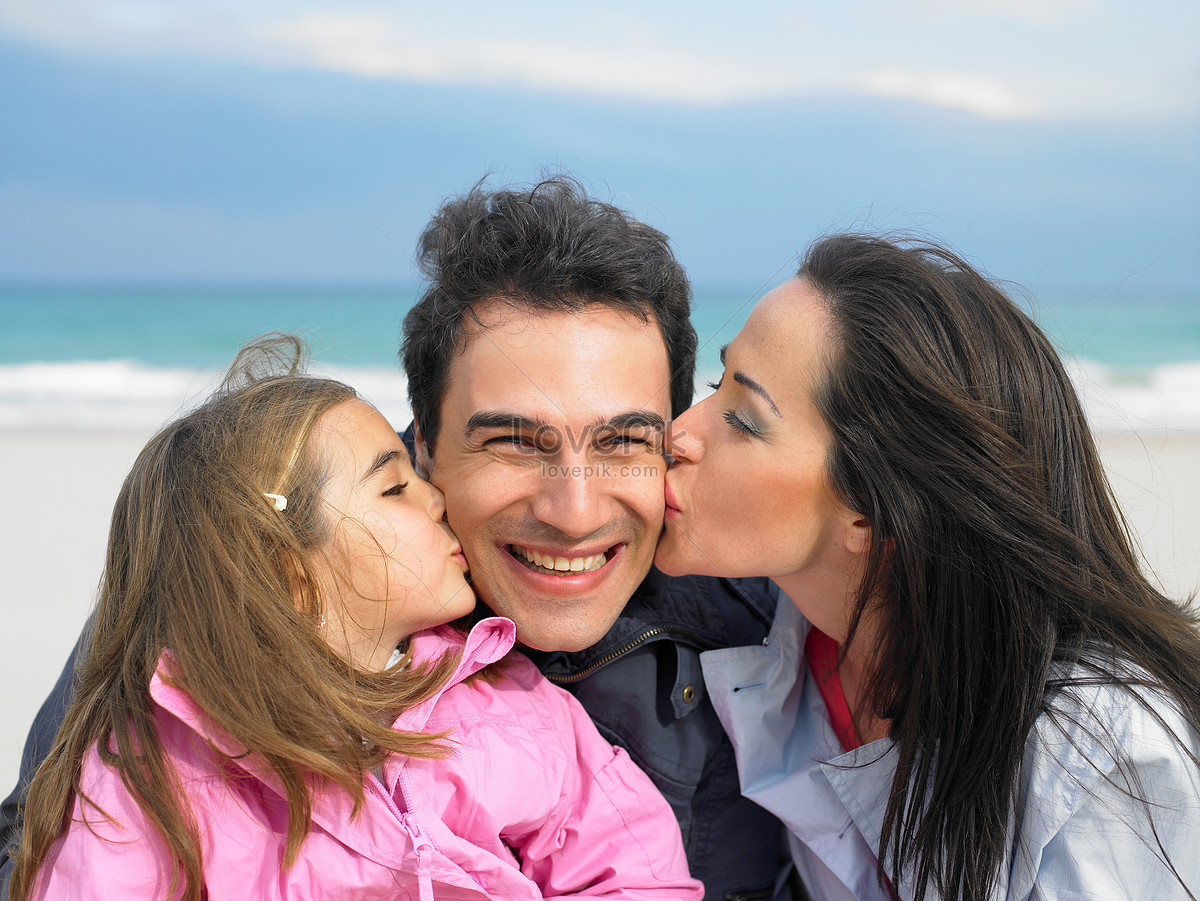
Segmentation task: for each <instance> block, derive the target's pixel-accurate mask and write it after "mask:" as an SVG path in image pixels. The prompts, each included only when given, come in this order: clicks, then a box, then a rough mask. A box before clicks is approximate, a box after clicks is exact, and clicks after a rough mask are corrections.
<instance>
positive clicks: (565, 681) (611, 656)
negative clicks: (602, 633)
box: [546, 625, 716, 685]
mask: <svg viewBox="0 0 1200 901" xmlns="http://www.w3.org/2000/svg"><path fill="white" fill-rule="evenodd" d="M668 632H670V633H674V634H676V635H686V636H687V637H688V638H690V639H691V640H692V642H693V643H694V644H695V645H696V646H697V647H701V648H704V649H705V650H711V649H712V648H714V647H716V645H714V644H713V643H712V642H707V641H704V640H702V639H701V638H700V636H699V635H697V634H696V633H695V632H693V631H692V630H690V629H685V628H683V627H682V626H670V625H666V626H651V627H650V628H649V629H647V630H646V631H645V632H643V633H642V634H641V635H639V636H637V638H634V639H633V640H632V641H630V642H628V643H627V644H625V645H624V646H623V647H621V648H619V649H618V650H615V651H609V652H608V653H607V654H605V655H604V656H603V657H601V658H600V659H599V660H597V661H596V662H595V663H593V664H591V665H589V666H585V667H584V668H583V669H581V670H580V671H579V672H577V673H572V674H571V675H569V676H546V678H547V679H549V680H550V681H551V682H553V683H554V684H555V685H570V684H571V683H573V682H579V681H580V680H582V679H586V678H587V677H588V676H590V675H591V674H592V673H594V672H595V671H596V670H598V669H600V668H601V667H604V666H607V665H608V664H610V663H612V662H613V661H614V660H616V659H617V658H618V657H623V656H625V655H626V654H628V653H629V652H630V651H632V650H633V649H634V648H636V647H637V646H638V645H640V644H643V643H644V642H646V641H648V640H649V639H651V638H654V637H655V636H657V635H663V634H666V633H668Z"/></svg>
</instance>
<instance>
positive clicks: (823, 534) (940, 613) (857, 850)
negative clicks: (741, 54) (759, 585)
mask: <svg viewBox="0 0 1200 901" xmlns="http://www.w3.org/2000/svg"><path fill="white" fill-rule="evenodd" d="M723 361H724V364H725V373H724V376H723V377H722V380H721V382H720V384H719V385H717V386H715V388H716V393H715V394H713V395H712V396H711V397H709V398H707V399H706V400H704V401H702V402H701V403H699V404H697V405H696V406H695V407H693V408H692V409H690V410H689V411H688V412H687V413H685V414H684V415H683V416H681V417H680V418H679V419H678V420H677V421H676V422H675V423H674V425H673V426H672V429H671V433H670V444H669V451H670V453H671V455H672V456H673V457H674V459H675V463H674V465H673V467H672V469H671V470H670V472H669V473H668V476H667V493H666V502H667V510H666V530H665V533H664V537H663V539H662V543H661V544H660V546H659V550H658V555H657V557H656V561H655V562H656V563H657V565H658V566H659V567H660V568H661V569H663V570H665V571H666V572H668V573H672V574H679V573H684V572H689V573H707V574H713V575H725V576H758V575H767V576H770V577H771V578H772V579H773V580H774V581H775V583H776V584H777V585H778V587H779V588H780V589H781V590H782V591H783V592H784V593H785V594H786V595H787V596H788V597H789V598H791V600H792V601H793V602H794V603H793V604H787V603H781V604H780V606H779V613H778V614H777V620H776V623H775V626H774V629H773V631H772V635H771V638H770V640H769V642H768V644H767V646H765V647H755V648H740V649H733V650H729V651H713V652H710V653H707V654H705V655H704V657H703V663H704V671H705V679H706V683H707V685H708V690H709V693H710V695H711V696H712V698H713V702H714V704H715V706H716V708H717V711H718V713H719V715H720V716H721V718H722V721H723V722H724V723H725V726H726V728H727V730H728V731H729V732H730V735H731V736H732V738H733V740H734V743H735V746H736V748H737V752H738V758H739V770H740V775H741V778H742V789H743V792H744V793H745V794H747V795H748V796H750V797H751V798H754V799H755V800H756V801H758V802H759V803H761V804H762V805H763V806H764V807H767V808H768V809H770V810H772V811H773V812H775V813H777V814H778V815H779V816H780V817H781V818H782V819H783V820H784V822H785V823H786V824H787V825H788V826H789V829H790V830H791V833H792V835H791V844H792V851H793V858H794V860H795V863H796V865H797V868H798V869H799V871H800V874H801V876H802V877H803V878H804V880H805V882H806V884H807V885H808V887H809V890H810V892H811V893H812V895H813V897H814V898H818V899H835V898H886V897H901V898H904V899H906V901H907V899H923V898H947V899H948V898H964V899H978V898H1028V897H1037V898H1057V897H1071V898H1079V897H1088V898H1105V897H1113V898H1117V897H1120V898H1128V897H1145V898H1151V897H1152V898H1156V899H1157V898H1165V897H1172V898H1174V897H1195V896H1196V895H1197V894H1200V853H1198V851H1197V849H1198V848H1200V761H1198V760H1197V754H1198V752H1200V736H1198V734H1197V723H1198V722H1200V639H1198V638H1197V633H1196V625H1197V623H1196V618H1195V616H1194V615H1193V614H1191V613H1187V612H1184V611H1183V610H1182V609H1181V608H1180V606H1178V605H1176V604H1175V603H1173V602H1172V601H1170V600H1168V599H1167V598H1165V597H1163V595H1162V594H1161V593H1159V591H1158V590H1156V589H1155V588H1154V587H1153V586H1152V585H1150V584H1149V582H1148V581H1147V580H1146V579H1145V578H1144V577H1143V576H1142V575H1141V574H1140V572H1139V570H1138V564H1137V560H1136V557H1135V555H1134V553H1133V551H1132V549H1131V547H1130V543H1129V540H1128V537H1127V536H1126V533H1125V530H1124V526H1123V522H1122V519H1121V517H1120V514H1119V513H1118V512H1117V510H1116V507H1115V505H1114V502H1113V499H1112V496H1111V493H1110V490H1109V488H1108V485H1107V482H1106V480H1105V477H1104V474H1103V472H1102V470H1101V467H1100V463H1099V461H1098V458H1097V455H1096V451H1095V448H1094V445H1093V442H1092V439H1091V436H1090V435H1089V432H1088V430H1087V426H1086V423H1085V421H1084V416H1083V412H1082V410H1081V408H1080V405H1079V402H1078V399H1077V398H1076V396H1075V394H1074V392H1073V389H1072V387H1071V384H1070V381H1069V379H1068V378H1067V376H1066V374H1065V373H1064V371H1063V368H1062V365H1061V363H1060V361H1059V359H1058V357H1057V355H1056V354H1055V352H1054V350H1053V349H1052V347H1051V346H1050V343H1049V342H1048V341H1047V339H1046V337H1045V336H1044V335H1043V334H1042V333H1041V332H1040V331H1039V329H1038V328H1037V327H1036V326H1035V325H1034V324H1033V323H1032V322H1031V321H1030V320H1029V318H1028V317H1026V316H1025V315H1024V314H1023V313H1022V312H1021V311H1020V310H1019V309H1018V308H1017V307H1016V306H1015V305H1014V304H1013V303H1012V302H1011V301H1010V300H1009V299H1008V298H1007V297H1005V295H1004V294H1003V293H1002V292H1001V291H1000V290H999V289H998V288H997V287H996V286H995V285H994V284H992V283H991V282H989V281H988V280H987V279H985V278H984V277H983V276H981V275H980V274H978V273H977V272H976V271H974V270H973V269H972V268H971V267H970V266H969V265H967V264H966V263H965V262H964V261H962V260H961V259H959V258H958V257H956V256H954V255H953V254H952V253H950V252H948V251H946V250H944V249H941V248H938V247H936V246H930V245H926V244H912V243H909V244H900V243H895V242H891V241H887V240H883V239H879V238H873V237H863V236H855V235H843V236H835V237H831V238H827V239H824V240H822V241H820V242H819V243H817V244H816V245H815V246H814V247H812V248H811V250H810V251H809V252H808V254H807V256H806V257H805V259H804V261H803V265H802V266H801V268H800V270H799V273H798V274H797V276H796V278H794V279H793V280H791V281H789V282H787V283H785V284H784V285H782V286H781V287H779V288H778V289H776V290H775V291H773V292H772V293H771V294H769V295H768V296H767V297H765V298H764V299H763V300H762V301H761V302H760V303H759V304H758V306H757V307H756V308H755V310H754V311H753V313H752V314H751V316H750V318H749V319H748V321H747V322H746V325H745V327H744V328H743V329H742V331H741V332H740V333H739V334H738V335H737V337H736V338H735V339H734V340H733V342H732V343H731V344H730V345H729V346H728V347H727V348H726V350H725V352H724V353H723Z"/></svg>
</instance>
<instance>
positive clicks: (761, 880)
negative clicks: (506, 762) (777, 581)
mask: <svg viewBox="0 0 1200 901" xmlns="http://www.w3.org/2000/svg"><path fill="white" fill-rule="evenodd" d="M776 597H777V593H776V591H775V590H774V589H773V587H772V586H771V583H770V582H769V581H768V580H766V579H737V580H729V579H712V578H706V577H701V576H684V577H681V578H670V577H667V576H665V575H663V574H662V573H660V572H659V571H658V570H651V571H650V574H649V575H648V576H647V577H646V579H645V581H644V582H642V584H641V586H639V588H638V590H637V591H636V592H635V593H634V595H633V597H632V598H631V599H630V601H629V604H628V605H627V606H626V608H625V610H624V611H623V612H622V614H621V616H620V618H619V619H618V620H617V622H616V624H615V625H614V626H613V627H612V629H610V630H609V632H608V634H607V635H606V636H605V637H604V638H603V639H601V640H600V641H599V642H598V643H597V644H595V645H593V646H592V647H590V648H587V649H586V650H583V651H578V652H575V653H566V652H562V651H558V652H553V653H538V652H531V653H530V656H531V657H533V659H534V661H535V662H536V663H537V664H538V667H539V668H540V669H541V670H542V672H543V673H545V674H546V677H547V678H549V679H550V681H551V682H554V683H556V684H558V685H561V686H562V687H563V688H565V689H567V690H568V691H570V692H571V693H572V694H574V695H575V696H576V697H577V698H578V699H579V700H580V702H581V703H582V704H583V706H584V708H585V709H586V710H587V712H588V713H589V714H590V715H591V717H592V720H593V721H594V722H595V723H596V726H597V728H598V729H599V730H600V733H601V734H602V735H603V736H604V737H605V738H606V739H608V740H609V741H611V742H612V743H613V744H616V745H620V746H621V747H623V748H625V749H626V750H627V751H628V752H629V755H630V756H631V757H632V758H633V759H634V761H635V762H636V763H637V764H638V765H639V766H640V767H641V768H642V769H643V770H645V771H646V772H647V773H648V774H649V776H650V778H651V779H652V780H654V784H655V785H657V786H658V788H659V789H660V790H661V791H662V793H663V794H664V795H665V796H666V798H667V801H668V802H670V804H671V807H672V808H673V809H674V811H675V815H676V816H677V817H678V818H679V825H680V828H681V829H682V831H683V842H684V846H685V848H686V849H687V856H688V863H689V865H690V866H691V869H692V875H693V876H695V877H696V878H697V879H699V880H701V881H702V882H703V883H704V885H705V888H706V893H705V901H718V899H720V901H724V899H750V898H771V897H773V892H772V887H773V885H774V882H775V878H776V875H777V874H778V872H779V870H780V868H781V858H782V859H784V860H786V859H787V851H786V844H785V833H784V832H783V828H782V826H781V825H780V823H779V822H778V820H776V819H775V818H774V817H773V816H772V815H771V814H768V813H767V812H766V811H765V810H763V809H762V808H760V807H759V806H758V805H756V804H754V803H753V802H752V801H749V800H747V799H745V798H743V797H742V796H741V791H740V789H739V786H738V776H737V766H736V764H735V761H734V756H733V746H732V745H731V744H730V741H729V738H728V737H727V736H726V735H725V731H724V729H723V728H722V726H721V723H720V721H719V720H718V719H717V715H716V712H715V711H714V710H713V707H712V703H711V702H710V701H709V698H708V693H707V692H706V691H705V688H704V676H703V674H702V672H701V670H700V653H701V652H702V651H707V650H711V649H713V648H724V647H740V646H742V645H748V644H760V643H761V642H762V641H763V639H764V638H766V635H767V631H768V630H769V628H770V623H771V619H772V617H773V616H774V613H775V598H776ZM783 897H787V895H786V894H785V895H783Z"/></svg>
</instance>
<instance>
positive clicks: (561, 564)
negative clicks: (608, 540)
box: [510, 544, 608, 575]
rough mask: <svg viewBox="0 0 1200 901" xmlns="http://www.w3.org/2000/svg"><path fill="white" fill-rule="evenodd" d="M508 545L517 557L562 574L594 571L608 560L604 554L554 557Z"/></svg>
mask: <svg viewBox="0 0 1200 901" xmlns="http://www.w3.org/2000/svg"><path fill="white" fill-rule="evenodd" d="M510 547H511V548H512V551H513V553H514V554H515V555H516V556H517V557H519V558H521V559H522V560H524V561H526V562H527V563H532V564H533V565H534V566H536V567H538V569H541V570H546V571H550V572H556V573H563V574H564V575H565V574H568V573H590V572H594V571H595V570H597V569H599V568H600V567H602V566H603V565H604V564H605V563H607V562H608V557H607V556H605V555H604V554H594V555H593V556H591V557H556V556H555V555H554V554H543V553H542V552H541V551H535V550H533V549H532V548H524V547H521V546H519V545H516V544H513V545H510Z"/></svg>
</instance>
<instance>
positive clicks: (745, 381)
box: [721, 344, 783, 419]
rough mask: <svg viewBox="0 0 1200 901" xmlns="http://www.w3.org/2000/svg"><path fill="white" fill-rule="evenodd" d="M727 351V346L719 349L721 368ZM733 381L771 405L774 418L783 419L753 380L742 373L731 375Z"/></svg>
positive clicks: (768, 396)
mask: <svg viewBox="0 0 1200 901" xmlns="http://www.w3.org/2000/svg"><path fill="white" fill-rule="evenodd" d="M727 350H729V345H728V344H726V345H725V346H724V347H722V348H721V365H722V366H724V365H725V351H727ZM733 380H734V381H735V382H737V383H738V384H739V385H741V386H743V387H744V388H748V389H749V390H751V391H753V392H754V393H755V394H757V395H758V396H759V397H761V398H762V399H763V400H765V401H766V402H767V403H768V404H770V405H771V412H772V413H774V414H775V415H776V416H778V417H779V418H780V419H783V414H782V413H780V412H779V407H777V406H775V401H773V400H771V395H770V394H768V393H767V389H766V388H764V387H763V386H762V385H760V384H759V383H758V382H756V381H754V379H752V378H750V376H748V375H746V373H744V372H735V373H734V374H733Z"/></svg>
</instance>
